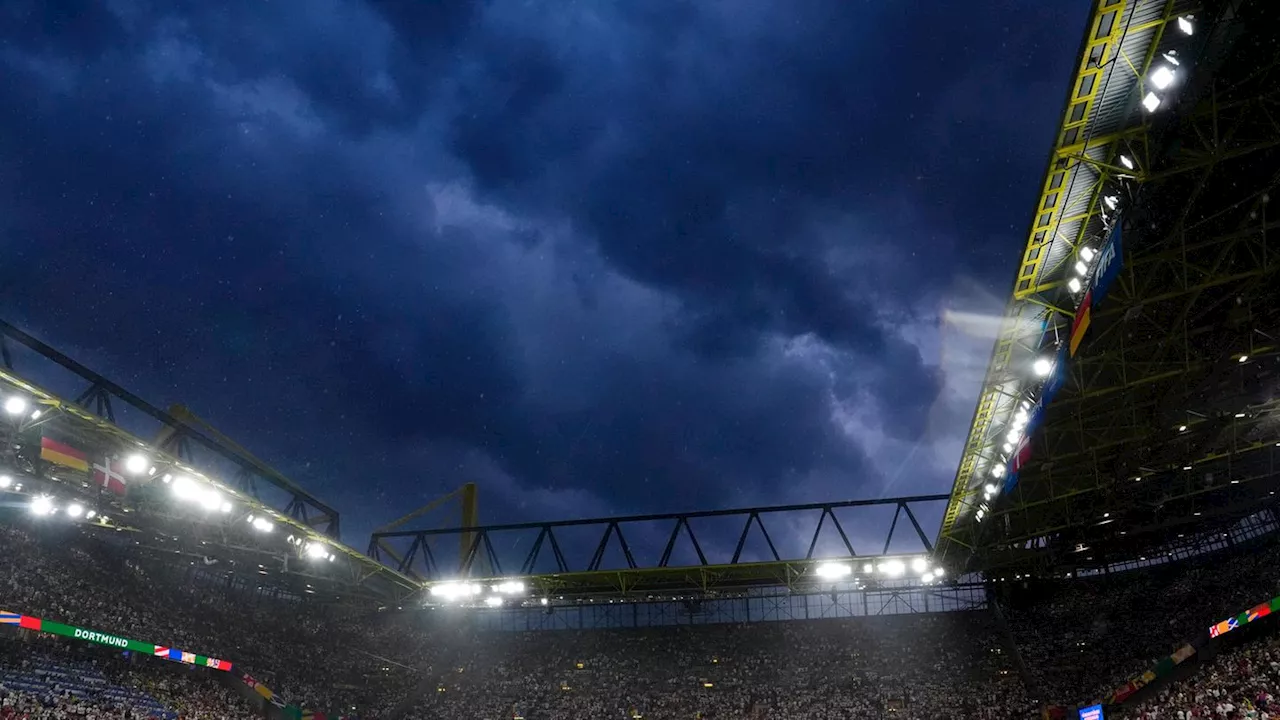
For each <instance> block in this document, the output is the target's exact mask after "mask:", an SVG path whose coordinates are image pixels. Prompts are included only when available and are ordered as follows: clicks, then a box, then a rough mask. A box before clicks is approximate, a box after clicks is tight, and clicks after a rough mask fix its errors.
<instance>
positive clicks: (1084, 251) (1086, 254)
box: [1080, 155, 1124, 262]
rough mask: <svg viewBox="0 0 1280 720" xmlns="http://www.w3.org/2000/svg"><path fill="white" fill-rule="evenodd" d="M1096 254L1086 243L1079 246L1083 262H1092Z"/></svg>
mask: <svg viewBox="0 0 1280 720" xmlns="http://www.w3.org/2000/svg"><path fill="white" fill-rule="evenodd" d="M1123 157H1124V156H1123V155H1122V156H1121V158H1123ZM1097 254H1098V253H1096V252H1095V251H1094V249H1093V248H1091V247H1089V246H1088V245H1086V246H1084V247H1082V248H1080V259H1081V260H1083V261H1085V262H1093V258H1094V256H1095V255H1097Z"/></svg>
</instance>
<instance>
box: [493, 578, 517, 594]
mask: <svg viewBox="0 0 1280 720" xmlns="http://www.w3.org/2000/svg"><path fill="white" fill-rule="evenodd" d="M493 591H494V592H496V593H502V594H504V595H519V594H521V593H523V592H524V583H522V582H520V581H519V580H507V581H505V582H500V583H498V584H497V585H494V586H493Z"/></svg>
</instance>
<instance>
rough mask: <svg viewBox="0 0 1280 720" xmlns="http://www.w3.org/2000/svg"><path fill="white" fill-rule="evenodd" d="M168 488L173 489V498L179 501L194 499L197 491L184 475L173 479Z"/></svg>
mask: <svg viewBox="0 0 1280 720" xmlns="http://www.w3.org/2000/svg"><path fill="white" fill-rule="evenodd" d="M169 487H171V488H172V489H173V496H174V497H176V498H178V499H179V500H192V499H195V497H196V493H197V492H198V491H199V488H197V487H196V484H195V482H193V481H192V480H191V478H189V477H187V476H185V475H179V476H178V477H176V478H174V479H173V482H172V483H170V484H169Z"/></svg>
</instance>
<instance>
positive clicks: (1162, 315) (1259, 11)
mask: <svg viewBox="0 0 1280 720" xmlns="http://www.w3.org/2000/svg"><path fill="white" fill-rule="evenodd" d="M1232 12H1235V13H1238V14H1237V15H1231V14H1230V13H1232ZM1204 31H1205V33H1206V36H1207V37H1206V43H1205V45H1203V46H1202V47H1203V53H1202V55H1201V57H1199V58H1195V59H1194V62H1195V65H1194V66H1193V67H1190V68H1186V67H1185V66H1186V65H1187V63H1186V62H1185V61H1184V69H1186V70H1187V71H1188V76H1189V80H1188V83H1187V85H1186V86H1185V87H1184V88H1182V89H1181V93H1180V95H1179V96H1178V98H1177V100H1176V103H1177V104H1176V105H1175V106H1173V107H1168V108H1162V109H1161V110H1160V111H1159V112H1156V113H1152V114H1151V116H1150V125H1149V127H1148V130H1147V132H1146V134H1145V141H1139V142H1137V143H1136V144H1135V146H1134V148H1133V152H1134V155H1135V156H1137V157H1139V158H1141V159H1140V160H1139V162H1140V164H1141V166H1142V167H1141V170H1142V171H1143V177H1142V178H1141V182H1139V181H1138V180H1134V181H1132V182H1128V183H1122V184H1121V185H1120V186H1119V187H1117V188H1116V189H1115V190H1116V193H1117V195H1119V196H1120V211H1121V212H1122V215H1121V217H1122V229H1123V230H1122V232H1123V241H1124V258H1123V259H1124V265H1123V269H1122V271H1121V274H1120V276H1119V280H1118V281H1117V283H1116V285H1115V286H1114V287H1113V288H1112V290H1111V291H1110V293H1109V294H1108V295H1107V296H1106V298H1105V301H1104V302H1103V303H1102V304H1101V305H1100V306H1098V307H1096V308H1094V310H1093V315H1092V325H1091V329H1090V330H1089V333H1088V336H1087V338H1086V339H1085V341H1084V343H1083V345H1082V346H1081V348H1080V350H1079V354H1078V355H1077V356H1076V357H1075V358H1074V360H1073V361H1072V363H1071V365H1070V368H1069V377H1068V379H1067V382H1066V385H1065V387H1064V389H1063V390H1062V392H1061V393H1060V394H1059V396H1058V397H1057V399H1056V400H1055V401H1054V402H1053V403H1052V404H1051V405H1050V406H1049V407H1048V408H1047V411H1046V415H1045V419H1044V424H1043V426H1042V427H1041V428H1040V430H1039V431H1038V432H1037V433H1036V434H1035V435H1034V436H1033V438H1032V442H1033V448H1034V454H1033V456H1032V460H1031V463H1030V465H1028V466H1027V467H1026V468H1024V469H1023V471H1022V473H1021V475H1020V478H1019V482H1018V484H1017V486H1016V487H1015V488H1014V489H1013V491H1012V492H1011V493H1009V494H1007V496H1004V497H1001V498H999V499H998V500H997V502H996V503H995V505H994V507H993V508H992V513H991V514H990V515H989V516H988V517H987V518H986V519H985V522H983V523H981V524H976V525H974V526H973V527H972V529H971V530H970V531H969V535H968V538H967V540H968V543H969V544H970V546H971V547H972V549H973V553H972V555H971V557H970V565H971V567H975V568H981V569H989V570H995V569H1005V570H1009V569H1013V568H1023V569H1026V570H1027V571H1035V570H1036V569H1039V570H1043V571H1050V570H1052V571H1055V572H1056V571H1060V570H1062V569H1063V568H1064V567H1066V568H1071V567H1082V566H1083V567H1088V566H1099V565H1103V564H1107V563H1114V562H1120V561H1124V560H1128V559H1136V558H1137V557H1138V556H1140V555H1143V554H1151V553H1154V552H1158V551H1159V548H1161V547H1163V546H1165V545H1167V544H1168V543H1170V542H1176V541H1177V539H1178V538H1179V537H1181V536H1187V537H1190V536H1193V535H1204V534H1207V533H1211V532H1215V531H1220V530H1222V529H1224V528H1225V527H1227V526H1229V525H1231V524H1233V523H1236V522H1239V521H1240V520H1241V519H1242V518H1245V517H1249V516H1253V515H1255V514H1257V513H1259V512H1260V511H1261V512H1269V508H1270V506H1271V505H1272V503H1273V501H1274V500H1275V499H1276V497H1277V496H1276V495H1275V493H1276V492H1280V472H1277V469H1278V466H1280V412H1277V408H1278V407H1280V206H1277V205H1276V204H1275V203H1272V202H1271V200H1272V199H1273V198H1275V197H1276V195H1277V193H1276V190H1277V188H1276V186H1277V182H1278V181H1280V147H1278V145H1280V3H1276V2H1271V1H1270V0H1260V1H1255V2H1242V3H1239V5H1238V7H1236V8H1233V9H1230V10H1228V15H1227V16H1226V17H1225V19H1220V20H1218V21H1217V22H1216V24H1215V25H1213V26H1211V27H1206V28H1205V29H1204Z"/></svg>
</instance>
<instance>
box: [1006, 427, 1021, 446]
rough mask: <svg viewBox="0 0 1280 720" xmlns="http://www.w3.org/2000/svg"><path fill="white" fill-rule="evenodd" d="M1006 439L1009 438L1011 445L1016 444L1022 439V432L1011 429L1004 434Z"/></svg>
mask: <svg viewBox="0 0 1280 720" xmlns="http://www.w3.org/2000/svg"><path fill="white" fill-rule="evenodd" d="M1004 439H1005V440H1008V441H1009V444H1010V445H1016V444H1018V441H1019V440H1021V439H1022V433H1021V432H1019V431H1018V430H1010V431H1009V434H1008V435H1005V436H1004Z"/></svg>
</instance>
